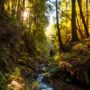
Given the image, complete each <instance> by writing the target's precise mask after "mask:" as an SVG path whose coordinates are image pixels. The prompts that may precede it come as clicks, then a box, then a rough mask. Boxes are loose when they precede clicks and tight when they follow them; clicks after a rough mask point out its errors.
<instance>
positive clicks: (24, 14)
mask: <svg viewBox="0 0 90 90" xmlns="http://www.w3.org/2000/svg"><path fill="white" fill-rule="evenodd" d="M27 17H28V12H26V11H24V13H23V18H24V20H26V18H27Z"/></svg>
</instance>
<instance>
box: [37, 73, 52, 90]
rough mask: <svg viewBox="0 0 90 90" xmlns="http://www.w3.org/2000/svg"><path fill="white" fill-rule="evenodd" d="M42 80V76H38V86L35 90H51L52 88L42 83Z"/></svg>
mask: <svg viewBox="0 0 90 90" xmlns="http://www.w3.org/2000/svg"><path fill="white" fill-rule="evenodd" d="M43 78H44V77H43V75H42V74H39V75H38V77H37V81H38V83H39V85H38V87H37V89H36V90H53V87H52V86H51V85H50V84H48V83H47V82H44V81H43Z"/></svg>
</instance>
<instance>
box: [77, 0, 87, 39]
mask: <svg viewBox="0 0 90 90" xmlns="http://www.w3.org/2000/svg"><path fill="white" fill-rule="evenodd" d="M77 1H78V6H79V9H80V16H81V18H82V22H83V25H84V29H85V33H86V37H87V38H88V37H89V31H88V27H87V24H86V22H85V17H84V15H83V11H82V6H81V0H77Z"/></svg>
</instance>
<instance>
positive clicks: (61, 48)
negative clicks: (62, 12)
mask: <svg viewBox="0 0 90 90" xmlns="http://www.w3.org/2000/svg"><path fill="white" fill-rule="evenodd" d="M56 25H57V32H58V42H59V51H60V52H61V51H63V50H64V49H63V43H62V39H61V33H60V28H59V16H58V2H57V0H56Z"/></svg>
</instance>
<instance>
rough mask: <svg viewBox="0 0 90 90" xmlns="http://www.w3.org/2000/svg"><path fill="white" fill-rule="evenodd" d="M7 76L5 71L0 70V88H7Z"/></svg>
mask: <svg viewBox="0 0 90 90" xmlns="http://www.w3.org/2000/svg"><path fill="white" fill-rule="evenodd" d="M5 85H6V78H5V76H4V75H3V73H2V72H1V71H0V90H5V88H6V86H5Z"/></svg>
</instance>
